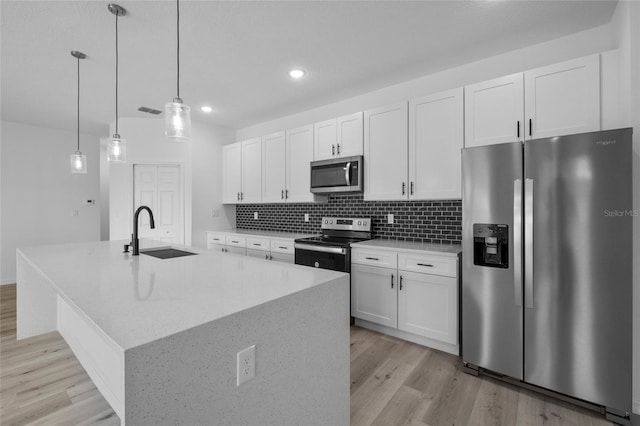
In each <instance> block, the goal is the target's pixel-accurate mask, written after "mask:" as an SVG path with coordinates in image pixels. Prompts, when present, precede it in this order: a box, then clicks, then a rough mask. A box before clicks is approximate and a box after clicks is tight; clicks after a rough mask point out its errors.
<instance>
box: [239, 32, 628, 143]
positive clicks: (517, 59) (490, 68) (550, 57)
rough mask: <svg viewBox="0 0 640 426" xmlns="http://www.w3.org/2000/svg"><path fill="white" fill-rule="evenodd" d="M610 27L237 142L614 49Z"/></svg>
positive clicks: (334, 107) (269, 126) (348, 102)
mask: <svg viewBox="0 0 640 426" xmlns="http://www.w3.org/2000/svg"><path fill="white" fill-rule="evenodd" d="M615 47H616V46H615V42H614V38H613V35H612V31H611V28H610V26H609V25H603V26H600V27H597V28H594V29H591V30H587V31H583V32H580V33H576V34H573V35H570V36H567V37H563V38H560V39H556V40H552V41H549V42H546V43H542V44H537V45H534V46H530V47H527V48H523V49H518V50H514V51H512V52H508V53H505V54H502V55H497V56H493V57H489V58H486V59H482V60H480V61H476V62H472V63H469V64H465V65H462V66H459V67H456V68H452V69H449V70H445V71H442V72H438V73H435V74H430V75H427V76H424V77H420V78H417V79H414V80H410V81H406V82H403V83H400V84H396V85H394V86H389V87H386V88H383V89H380V90H376V91H373V92H369V93H365V94H363V95H360V96H356V97H353V98H350V99H345V100H343V101H339V102H335V103H333V104H329V105H325V106H322V107H319V108H315V109H312V110H308V111H303V112H300V113H297V114H293V115H290V116H287V117H281V118H279V119H276V120H272V121H268V122H264V123H260V124H256V125H253V126H249V127H245V128H242V129H238V131H237V132H236V140H245V139H249V138H252V137H256V136H262V135H266V134H269V133H273V132H277V131H281V130H285V129H291V128H295V127H299V126H304V125H306V124H311V123H314V122H317V121H322V120H326V119H329V118H333V117H339V116H341V115H345V114H350V113H353V112H357V111H363V110H366V109H370V108H375V107H378V106H382V105H386V104H389V103H393V102H397V101H401V100H407V99H411V98H415V97H418V96H422V95H427V94H430V93H436V92H439V91H442V90H447V89H452V88H455V87H460V86H464V85H467V84H471V83H476V82H479V81H484V80H488V79H491V78H495V77H500V76H504V75H508V74H512V73H515V72H520V71H524V70H527V69H531V68H536V67H539V66H544V65H549V64H553V63H556V62H562V61H565V60H568V59H572V58H577V57H580V56H586V55H589V54H592V53H599V52H604V51H607V50H610V49H614V48H615Z"/></svg>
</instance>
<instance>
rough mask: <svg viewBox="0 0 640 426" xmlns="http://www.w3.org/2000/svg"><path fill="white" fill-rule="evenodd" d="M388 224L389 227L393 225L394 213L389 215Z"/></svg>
mask: <svg viewBox="0 0 640 426" xmlns="http://www.w3.org/2000/svg"><path fill="white" fill-rule="evenodd" d="M387 223H388V224H389V225H393V214H392V213H389V214H388V215H387Z"/></svg>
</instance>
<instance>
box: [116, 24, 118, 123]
mask: <svg viewBox="0 0 640 426" xmlns="http://www.w3.org/2000/svg"><path fill="white" fill-rule="evenodd" d="M118 134H119V133H118V14H117V13H116V135H118Z"/></svg>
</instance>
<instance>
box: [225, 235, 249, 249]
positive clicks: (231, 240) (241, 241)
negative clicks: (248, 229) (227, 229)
mask: <svg viewBox="0 0 640 426" xmlns="http://www.w3.org/2000/svg"><path fill="white" fill-rule="evenodd" d="M227 245H228V246H232V247H242V248H245V247H246V246H247V238H246V237H241V236H240V235H227Z"/></svg>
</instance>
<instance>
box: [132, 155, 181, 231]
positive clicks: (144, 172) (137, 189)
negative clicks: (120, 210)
mask: <svg viewBox="0 0 640 426" xmlns="http://www.w3.org/2000/svg"><path fill="white" fill-rule="evenodd" d="M133 174H134V191H133V192H134V209H137V208H138V207H140V206H148V207H149V208H150V209H151V211H152V212H153V218H154V220H155V225H156V227H155V229H151V224H150V220H149V215H148V214H147V212H141V213H140V217H139V224H138V237H139V238H149V239H152V240H158V241H162V242H165V243H168V244H174V243H175V244H184V217H183V201H182V185H181V183H180V166H177V165H176V166H174V165H171V166H168V165H143V164H136V165H134V167H133Z"/></svg>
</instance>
